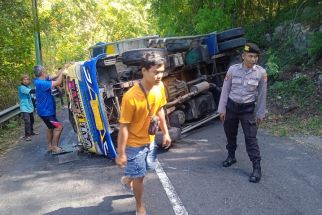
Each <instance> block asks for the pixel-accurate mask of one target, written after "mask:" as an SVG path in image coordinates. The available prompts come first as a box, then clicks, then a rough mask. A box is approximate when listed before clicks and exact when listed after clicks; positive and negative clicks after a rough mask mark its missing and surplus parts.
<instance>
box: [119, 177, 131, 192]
mask: <svg viewBox="0 0 322 215" xmlns="http://www.w3.org/2000/svg"><path fill="white" fill-rule="evenodd" d="M121 182H122V184H126V185H127V186H128V187H129V188H131V189H132V188H133V179H131V178H129V177H127V176H123V177H122V178H121Z"/></svg>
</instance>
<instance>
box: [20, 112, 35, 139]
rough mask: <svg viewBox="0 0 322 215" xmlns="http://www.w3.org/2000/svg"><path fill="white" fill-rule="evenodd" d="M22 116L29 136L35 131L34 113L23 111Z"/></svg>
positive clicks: (26, 135) (26, 133)
mask: <svg viewBox="0 0 322 215" xmlns="http://www.w3.org/2000/svg"><path fill="white" fill-rule="evenodd" d="M22 116H23V120H24V122H25V137H29V136H31V134H33V133H34V127H33V126H34V122H35V120H34V114H33V113H25V112H22Z"/></svg>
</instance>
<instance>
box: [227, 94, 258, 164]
mask: <svg viewBox="0 0 322 215" xmlns="http://www.w3.org/2000/svg"><path fill="white" fill-rule="evenodd" d="M239 122H240V123H241V126H242V128H243V132H244V137H245V144H246V150H247V153H248V156H249V158H250V160H251V161H252V162H253V163H256V162H259V161H260V160H261V156H260V151H259V146H258V143H257V138H256V135H257V125H256V117H255V103H254V102H250V103H245V104H240V103H236V102H234V101H233V100H231V99H230V98H229V99H228V102H227V108H226V117H225V121H224V130H225V133H226V137H227V145H226V149H227V150H228V154H229V155H231V156H234V155H235V151H236V148H237V134H238V124H239Z"/></svg>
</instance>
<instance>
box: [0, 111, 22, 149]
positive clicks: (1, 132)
mask: <svg viewBox="0 0 322 215" xmlns="http://www.w3.org/2000/svg"><path fill="white" fill-rule="evenodd" d="M23 123H24V122H23V120H22V119H21V117H15V118H14V119H11V120H9V121H8V122H7V123H5V124H4V125H3V126H2V127H1V128H0V154H4V153H5V152H6V151H7V149H8V148H9V146H10V145H12V144H14V143H16V142H17V141H18V140H19V139H18V138H19V137H20V136H22V135H23V127H24V124H23Z"/></svg>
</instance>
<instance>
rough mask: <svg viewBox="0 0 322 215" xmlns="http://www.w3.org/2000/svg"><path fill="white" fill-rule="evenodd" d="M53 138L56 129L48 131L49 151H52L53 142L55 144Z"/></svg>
mask: <svg viewBox="0 0 322 215" xmlns="http://www.w3.org/2000/svg"><path fill="white" fill-rule="evenodd" d="M53 136H54V129H48V132H47V143H48V151H49V152H50V151H52V150H53V147H52V142H53Z"/></svg>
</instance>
